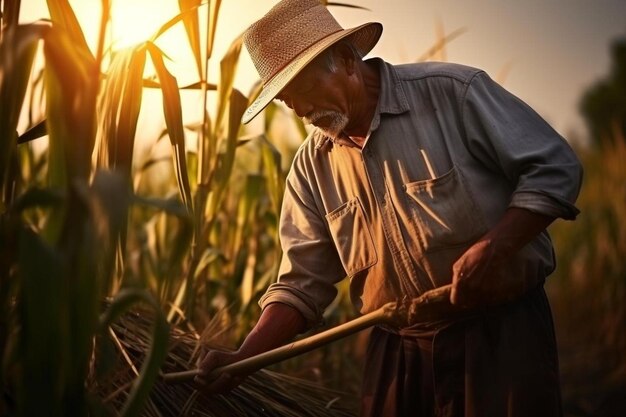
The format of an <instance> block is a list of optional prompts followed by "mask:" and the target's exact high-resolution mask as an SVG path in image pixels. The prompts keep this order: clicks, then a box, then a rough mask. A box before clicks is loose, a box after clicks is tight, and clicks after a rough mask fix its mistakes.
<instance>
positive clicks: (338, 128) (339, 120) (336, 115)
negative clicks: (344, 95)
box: [302, 110, 349, 140]
mask: <svg viewBox="0 0 626 417" xmlns="http://www.w3.org/2000/svg"><path fill="white" fill-rule="evenodd" d="M322 117H329V118H330V124H329V125H328V126H326V127H318V128H319V129H320V130H321V131H322V132H324V134H326V135H327V136H329V137H330V138H331V139H332V140H336V139H337V138H338V137H339V136H340V135H341V134H342V133H343V130H344V129H345V128H346V126H348V122H349V119H348V116H346V115H345V114H343V113H340V112H337V111H333V110H318V111H315V112H313V113H311V114H310V115H309V116H308V117H307V116H305V117H303V118H302V121H303V122H304V124H308V125H315V122H316V121H318V120H319V119H321V118H322Z"/></svg>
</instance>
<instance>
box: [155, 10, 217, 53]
mask: <svg viewBox="0 0 626 417" xmlns="http://www.w3.org/2000/svg"><path fill="white" fill-rule="evenodd" d="M204 4H206V3H198V4H196V5H194V6H191V7H189V8H188V9H187V10H185V11H184V12H182V13H180V14H177V15H176V16H174V17H172V18H171V19H170V20H168V21H167V22H165V23H164V24H163V25H161V27H160V28H159V29H158V30H157V31H156V32H155V33H154V34H153V35H152V37H151V38H150V40H149V41H150V42H153V43H154V42H155V41H156V40H157V39H158V38H159V37H160V36H161V35H162V34H164V33H165V32H167V31H168V30H170V29H171V28H172V27H173V26H174V25H175V24H176V23H178V22H181V21H183V20H184V19H185V18H186V17H187V16H191V15H193V14H194V13H196V9H197V8H198V7H200V6H202V5H204Z"/></svg>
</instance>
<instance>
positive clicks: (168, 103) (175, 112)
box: [146, 42, 193, 213]
mask: <svg viewBox="0 0 626 417" xmlns="http://www.w3.org/2000/svg"><path fill="white" fill-rule="evenodd" d="M146 45H147V48H148V52H149V53H150V57H151V58H152V62H153V63H154V67H155V69H156V72H157V76H158V77H159V81H160V83H161V86H162V90H163V111H164V114H165V124H166V125H167V133H168V135H169V137H170V142H171V144H172V154H173V157H174V167H175V169H176V179H177V180H178V189H179V192H180V194H181V198H182V200H183V203H184V204H185V206H186V207H187V210H188V211H189V212H190V213H193V202H192V201H193V200H192V197H191V188H190V186H189V175H188V173H187V161H186V152H185V133H184V131H183V116H182V109H181V104H180V93H179V91H178V83H177V81H176V78H174V76H172V74H170V72H169V71H168V70H167V68H166V67H165V63H164V62H163V54H162V53H161V51H160V50H159V48H158V47H157V46H156V45H155V44H153V43H151V42H148V43H147V44H146Z"/></svg>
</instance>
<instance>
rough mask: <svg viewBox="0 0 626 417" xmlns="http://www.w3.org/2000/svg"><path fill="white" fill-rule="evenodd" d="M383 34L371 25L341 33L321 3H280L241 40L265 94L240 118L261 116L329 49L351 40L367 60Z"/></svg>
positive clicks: (291, 0) (297, 0)
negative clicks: (304, 70)
mask: <svg viewBox="0 0 626 417" xmlns="http://www.w3.org/2000/svg"><path fill="white" fill-rule="evenodd" d="M382 30H383V27H382V25H381V24H380V23H375V22H370V23H366V24H363V25H360V26H357V27H355V28H352V29H344V28H342V27H341V26H340V25H339V23H338V22H337V20H335V18H334V17H333V15H331V14H330V12H329V11H328V9H327V8H326V7H325V6H323V5H322V4H321V3H320V2H319V0H282V1H281V2H279V3H278V4H277V5H276V6H274V7H273V8H272V9H271V10H270V11H269V12H268V13H267V14H266V15H265V16H263V17H262V18H261V19H259V20H258V21H256V22H255V23H253V24H252V26H250V27H249V28H248V30H246V33H245V34H244V43H245V45H246V49H247V50H248V52H249V53H250V57H251V58H252V61H253V62H254V65H255V67H256V69H257V71H258V73H259V75H260V76H261V81H262V82H263V90H262V91H261V94H259V97H258V98H257V99H256V100H255V101H254V102H253V103H252V104H251V105H250V107H248V109H247V110H246V112H245V113H244V115H243V122H244V123H248V122H249V121H250V120H252V119H253V118H254V116H256V115H257V114H259V112H260V111H261V110H263V109H264V108H265V106H267V105H268V104H269V103H270V101H272V100H273V99H274V97H276V95H277V94H278V93H279V92H280V91H281V90H282V89H283V88H284V87H285V86H286V85H287V84H288V83H289V82H290V81H291V80H292V79H293V78H294V77H295V76H296V75H298V73H299V72H300V71H302V69H303V68H304V67H305V66H306V65H307V64H308V63H310V62H311V61H312V60H313V59H314V58H315V57H316V56H318V55H319V54H320V53H322V52H323V51H325V50H326V49H327V48H329V47H330V46H332V45H333V44H335V43H337V42H338V41H340V40H341V39H344V38H347V37H350V39H351V41H352V42H353V44H354V46H355V47H356V48H357V50H359V51H360V52H361V54H362V55H365V54H367V53H368V52H369V51H370V50H371V49H372V48H373V47H374V45H376V42H378V39H379V38H380V35H381V33H382Z"/></svg>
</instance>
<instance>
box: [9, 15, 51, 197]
mask: <svg viewBox="0 0 626 417" xmlns="http://www.w3.org/2000/svg"><path fill="white" fill-rule="evenodd" d="M48 29H49V27H48V26H47V25H41V24H33V25H24V26H17V27H15V28H14V29H11V30H8V31H7V32H5V33H4V34H3V36H2V40H1V42H0V188H1V187H3V186H4V184H5V178H6V176H7V175H8V169H9V161H10V158H11V155H12V154H13V150H14V149H15V146H16V143H17V141H16V140H17V131H16V129H17V124H18V121H19V115H20V111H21V110H22V105H23V103H24V97H25V96H26V89H27V86H28V79H29V77H30V74H31V69H32V66H33V59H34V57H35V52H36V50H37V43H38V41H39V39H41V38H42V37H43V36H44V34H45V32H47V30H48Z"/></svg>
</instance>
